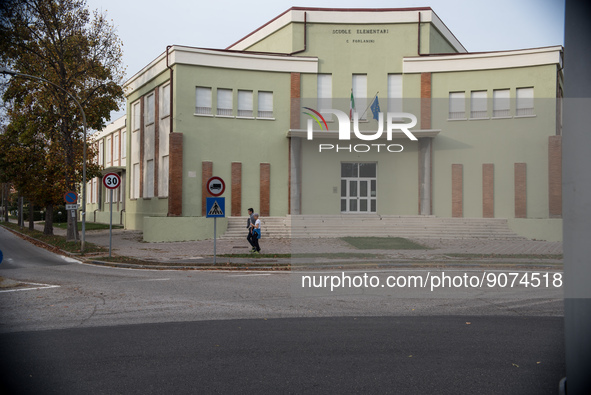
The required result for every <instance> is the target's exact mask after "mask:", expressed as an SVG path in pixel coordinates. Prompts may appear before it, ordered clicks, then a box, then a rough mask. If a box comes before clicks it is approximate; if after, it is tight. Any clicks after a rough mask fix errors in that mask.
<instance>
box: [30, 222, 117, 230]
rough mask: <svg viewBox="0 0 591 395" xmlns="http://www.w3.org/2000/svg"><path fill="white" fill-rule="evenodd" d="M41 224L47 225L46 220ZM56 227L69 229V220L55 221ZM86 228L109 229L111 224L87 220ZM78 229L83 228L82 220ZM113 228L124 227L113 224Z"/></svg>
mask: <svg viewBox="0 0 591 395" xmlns="http://www.w3.org/2000/svg"><path fill="white" fill-rule="evenodd" d="M39 224H40V225H45V222H40V223H39ZM53 226H54V228H60V229H68V223H67V222H58V223H55V222H54V223H53ZM85 228H86V230H104V229H109V224H101V223H98V222H87V223H86V225H85ZM78 229H82V222H78ZM113 229H123V226H122V225H113Z"/></svg>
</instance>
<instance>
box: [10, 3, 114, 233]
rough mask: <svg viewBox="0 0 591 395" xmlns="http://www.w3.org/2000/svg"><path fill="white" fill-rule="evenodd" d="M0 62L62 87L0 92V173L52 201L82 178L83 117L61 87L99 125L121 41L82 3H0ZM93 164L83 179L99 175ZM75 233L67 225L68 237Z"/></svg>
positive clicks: (18, 86) (15, 82) (31, 83)
mask: <svg viewBox="0 0 591 395" xmlns="http://www.w3.org/2000/svg"><path fill="white" fill-rule="evenodd" d="M0 65H1V66H3V67H6V68H8V69H10V70H13V71H16V72H19V73H23V74H28V75H32V76H36V77H40V78H43V79H45V80H47V81H50V82H51V83H52V84H55V85H57V86H58V87H59V88H61V89H57V88H56V87H55V86H52V85H51V84H48V83H43V82H40V81H38V80H29V79H23V78H15V77H13V78H11V79H9V80H8V82H7V83H6V84H5V86H4V88H5V89H4V92H3V98H4V101H5V102H6V103H7V111H6V115H7V118H8V122H9V124H8V126H7V127H6V128H5V132H4V134H3V135H2V136H1V138H0V149H1V151H2V152H0V166H1V167H2V169H3V171H2V175H1V176H2V177H3V178H5V179H6V181H11V182H12V183H13V184H14V185H15V186H16V187H17V188H18V189H19V191H22V192H23V194H25V195H26V196H27V197H28V198H29V199H31V200H32V201H34V202H35V204H37V205H41V206H45V207H49V206H52V205H55V204H58V203H60V202H62V201H63V194H64V193H65V192H67V191H69V190H76V189H77V188H76V186H78V185H80V183H81V182H82V162H83V160H82V157H83V153H82V150H83V143H84V129H83V120H82V116H81V113H80V110H79V109H78V107H77V106H76V104H75V102H74V101H73V100H72V99H71V98H70V97H69V96H68V94H67V93H66V92H68V93H70V94H71V95H73V96H74V97H76V98H77V100H78V101H79V102H80V104H81V106H82V107H83V109H84V113H85V114H86V121H87V124H88V127H89V128H90V129H96V130H100V129H102V128H103V127H104V125H105V121H106V120H108V119H109V114H110V112H111V111H114V110H117V109H118V106H119V104H120V103H121V100H122V98H123V90H122V87H121V84H122V81H123V77H124V68H123V66H122V43H121V40H120V39H119V38H118V37H117V35H116V31H115V28H114V26H113V25H112V24H111V23H110V22H109V21H108V20H107V17H106V15H105V14H103V13H99V12H97V11H95V12H94V13H92V14H91V13H90V12H89V11H88V9H87V6H86V1H85V0H5V1H4V2H2V5H0ZM64 91H66V92H64ZM92 157H93V155H92V150H91V148H90V145H89V146H88V155H87V158H92ZM93 163H94V162H93V161H90V160H89V161H88V162H87V180H88V179H90V178H91V177H94V176H96V175H98V171H99V169H98V168H97V166H96V165H93ZM70 222H72V225H73V226H75V224H76V222H75V221H74V220H72V221H70ZM49 231H51V229H49V230H48V229H47V228H46V232H49ZM74 232H75V228H74V227H70V226H69V227H68V236H70V237H72V236H73V234H74Z"/></svg>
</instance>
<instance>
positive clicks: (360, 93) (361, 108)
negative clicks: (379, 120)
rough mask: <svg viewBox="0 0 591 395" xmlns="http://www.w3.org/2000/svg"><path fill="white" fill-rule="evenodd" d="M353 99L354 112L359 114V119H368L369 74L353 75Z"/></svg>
mask: <svg viewBox="0 0 591 395" xmlns="http://www.w3.org/2000/svg"><path fill="white" fill-rule="evenodd" d="M353 97H354V102H353V103H351V105H352V107H353V111H355V112H357V113H358V114H359V119H367V112H366V111H365V110H366V108H367V74H353ZM351 115H352V114H351Z"/></svg>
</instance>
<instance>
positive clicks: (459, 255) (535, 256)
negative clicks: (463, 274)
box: [445, 253, 563, 259]
mask: <svg viewBox="0 0 591 395" xmlns="http://www.w3.org/2000/svg"><path fill="white" fill-rule="evenodd" d="M445 255H446V256H449V257H452V258H477V259H497V258H498V259H563V256H562V254H467V253H452V254H445Z"/></svg>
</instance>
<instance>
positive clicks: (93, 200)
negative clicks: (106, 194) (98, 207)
mask: <svg viewBox="0 0 591 395" xmlns="http://www.w3.org/2000/svg"><path fill="white" fill-rule="evenodd" d="M97 185H98V178H96V177H95V178H93V179H92V192H91V194H90V196H91V198H90V199H91V200H92V202H91V203H96V196H97V193H96V188H97Z"/></svg>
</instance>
